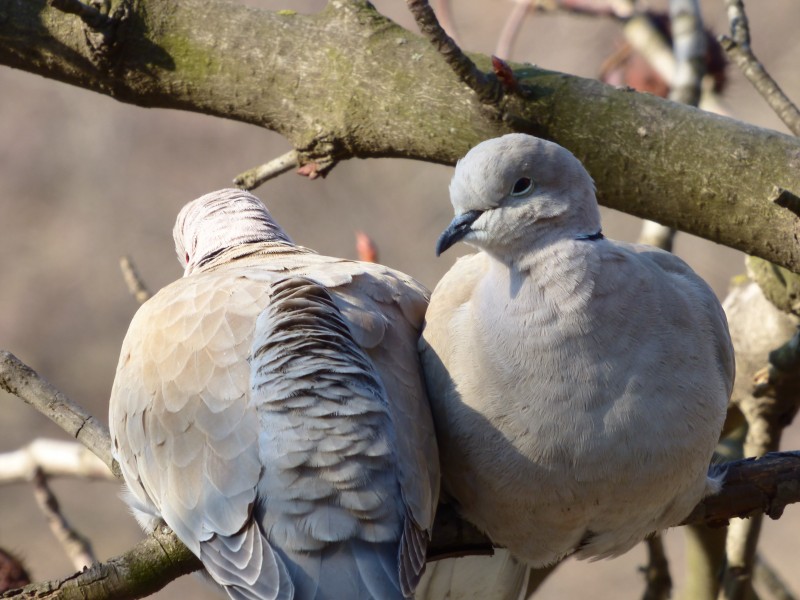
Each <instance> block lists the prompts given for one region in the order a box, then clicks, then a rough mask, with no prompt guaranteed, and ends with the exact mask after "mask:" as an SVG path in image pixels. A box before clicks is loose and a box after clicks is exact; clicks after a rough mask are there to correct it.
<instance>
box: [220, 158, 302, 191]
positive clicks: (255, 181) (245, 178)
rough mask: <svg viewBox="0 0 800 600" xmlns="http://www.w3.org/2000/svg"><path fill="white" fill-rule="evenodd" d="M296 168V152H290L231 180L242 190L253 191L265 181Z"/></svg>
mask: <svg viewBox="0 0 800 600" xmlns="http://www.w3.org/2000/svg"><path fill="white" fill-rule="evenodd" d="M296 166H297V152H296V151H294V150H290V151H289V152H287V153H286V154H282V155H281V156H279V157H277V158H273V159H272V160H271V161H269V162H267V163H264V164H263V165H259V166H257V167H253V168H252V169H248V170H247V171H245V172H244V173H240V174H239V175H237V176H236V177H234V178H233V183H234V185H236V186H237V187H240V188H242V189H243V190H248V191H250V190H254V189H256V188H257V187H258V186H260V185H261V184H262V183H264V182H265V181H269V180H270V179H272V178H274V177H277V176H278V175H281V174H282V173H286V171H291V170H292V169H293V168H295V167H296Z"/></svg>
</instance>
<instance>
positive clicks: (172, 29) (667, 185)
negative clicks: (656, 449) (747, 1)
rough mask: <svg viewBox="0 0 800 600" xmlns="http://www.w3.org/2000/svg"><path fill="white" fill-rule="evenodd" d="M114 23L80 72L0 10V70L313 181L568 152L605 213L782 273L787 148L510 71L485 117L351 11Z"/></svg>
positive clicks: (221, 4) (425, 58)
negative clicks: (358, 166)
mask: <svg viewBox="0 0 800 600" xmlns="http://www.w3.org/2000/svg"><path fill="white" fill-rule="evenodd" d="M116 2H120V0H116ZM115 10H116V9H115ZM112 14H113V11H112ZM117 22H118V23H119V25H118V27H117V29H116V34H115V38H114V39H115V41H114V44H113V45H112V46H111V47H110V49H109V51H108V52H107V53H106V54H105V55H104V56H105V59H104V61H98V60H97V57H96V53H95V51H94V50H93V48H92V47H91V46H90V45H89V44H88V43H87V35H86V31H85V27H86V26H85V25H84V24H83V23H82V22H81V20H80V19H78V18H76V17H75V16H73V15H68V14H65V13H62V12H60V11H58V10H56V9H54V8H52V7H49V6H46V5H44V4H43V3H42V2H11V1H10V0H2V1H0V42H1V43H0V64H6V65H9V66H12V67H15V68H19V69H23V70H26V71H30V72H33V73H38V74H40V75H43V76H46V77H50V78H54V79H58V80H60V81H64V82H67V83H70V84H73V85H78V86H80V87H84V88H86V89H89V90H94V91H97V92H100V93H103V94H107V95H110V96H113V97H114V98H116V99H118V100H120V101H123V102H128V103H132V104H137V105H140V106H149V107H162V108H175V109H183V110H193V111H197V112H203V113H206V114H211V115H216V116H220V117H227V118H231V119H235V120H239V121H244V122H247V123H253V124H256V125H258V126H261V127H265V128H268V129H272V130H274V131H277V132H279V133H281V134H282V135H284V136H285V137H286V138H287V139H288V140H289V141H290V143H291V144H292V146H293V147H294V148H295V149H297V151H298V161H299V163H300V164H301V165H302V164H305V163H309V162H316V163H318V164H319V165H321V168H322V170H323V171H324V169H326V168H330V166H331V165H332V164H334V163H335V161H337V160H343V159H346V158H351V157H378V156H383V157H386V156H392V157H404V158H414V159H418V160H425V161H431V162H437V163H445V164H454V163H455V161H456V160H457V159H458V158H460V157H461V156H463V155H464V154H465V153H466V152H467V151H468V150H469V149H470V148H471V147H472V146H474V145H475V144H477V143H478V142H480V141H482V140H484V139H486V138H489V137H495V136H498V135H502V134H504V133H507V132H509V131H511V130H513V129H517V130H522V131H526V132H528V133H533V134H536V135H540V136H542V137H546V138H548V139H551V140H554V141H556V142H557V143H559V144H561V145H563V146H565V147H567V148H569V149H570V150H571V151H572V152H574V153H575V154H576V156H578V158H580V159H581V160H582V161H583V162H584V164H585V165H586V167H587V169H588V170H589V172H590V173H591V174H592V176H593V177H594V179H595V182H596V183H597V187H598V191H599V198H600V200H601V202H602V203H604V204H605V205H607V206H610V207H612V208H617V209H620V210H624V211H626V212H629V213H631V214H635V215H638V216H641V217H644V218H649V219H652V220H655V221H658V222H660V223H663V224H665V225H668V226H673V227H678V228H680V229H682V230H684V231H688V232H690V233H693V234H696V235H699V236H702V237H705V238H707V239H710V240H713V241H715V242H719V243H721V244H725V245H727V246H730V247H733V248H738V249H740V250H742V251H744V252H746V253H749V254H756V255H758V256H761V257H763V258H766V259H768V260H770V261H772V262H774V263H778V264H781V265H783V266H786V267H788V268H790V269H793V270H800V245H798V244H797V243H796V240H795V234H796V228H797V225H798V217H797V216H795V215H794V214H792V213H790V212H789V211H787V210H785V209H782V208H781V207H779V206H777V205H776V204H775V203H774V202H771V201H770V200H769V199H770V198H771V196H772V193H773V191H772V190H773V188H774V186H779V187H781V188H783V189H786V190H789V191H790V192H792V193H794V194H795V195H797V194H800V141H798V140H797V139H794V138H791V137H789V136H784V135H781V134H778V133H776V132H772V131H768V130H764V129H759V128H757V127H753V126H750V125H745V124H743V123H740V122H737V121H734V120H731V119H725V118H720V117H715V116H712V115H708V114H705V113H702V112H699V111H696V110H694V109H691V108H688V107H682V106H679V105H676V104H674V103H670V102H667V101H663V100H661V99H658V98H653V97H651V96H649V95H646V94H636V93H632V92H630V91H627V90H621V89H615V88H612V87H609V86H605V85H603V84H601V83H598V82H595V81H591V80H587V79H581V78H578V77H571V76H568V75H564V74H561V73H553V72H548V71H544V70H541V69H537V68H534V67H531V66H530V65H512V67H513V68H514V74H515V76H516V79H517V81H518V82H519V84H520V87H521V89H523V90H524V92H525V93H524V95H517V94H509V95H506V96H504V97H503V102H504V103H507V106H505V107H504V110H505V112H506V113H507V114H512V115H514V116H516V117H518V118H517V119H507V120H498V119H497V115H496V113H494V114H493V111H491V110H490V111H487V110H486V108H485V105H484V104H483V103H482V101H481V100H480V98H479V97H478V95H477V94H476V93H475V92H473V90H472V89H470V88H469V87H468V86H466V85H464V83H463V81H462V80H461V79H460V78H459V77H458V76H456V74H455V73H454V72H453V71H452V69H451V67H450V66H449V65H448V64H447V63H446V62H445V61H444V60H442V57H441V55H440V54H439V52H438V51H437V50H436V49H435V48H434V47H433V46H432V45H431V44H429V43H428V42H427V40H426V39H423V38H421V37H420V36H418V35H415V34H413V33H411V32H409V31H407V30H404V29H402V28H401V27H399V26H397V25H396V24H394V23H392V22H391V21H389V20H388V19H386V18H384V17H382V16H381V15H379V14H378V13H376V12H375V11H374V9H373V8H371V6H370V5H369V4H368V3H367V2H366V0H354V1H352V2H346V3H340V2H331V3H329V4H328V6H327V8H326V9H325V10H324V11H322V12H321V13H319V14H315V15H301V14H297V13H291V12H289V11H282V12H280V13H272V12H269V11H266V10H263V9H256V8H249V7H246V6H243V5H239V4H235V3H232V2H225V1H223V0H203V1H201V0H182V1H181V2H168V1H166V0H137V2H136V3H135V4H132V8H131V12H130V14H129V15H128V16H127V18H124V19H119V20H118V21H117ZM471 58H472V61H473V62H474V63H475V64H476V68H477V69H478V70H479V71H482V72H489V71H490V70H491V62H490V58H489V57H485V56H480V55H471ZM454 107H457V110H454ZM721 148H730V149H732V151H730V152H722V151H720V149H721Z"/></svg>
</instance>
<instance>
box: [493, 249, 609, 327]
mask: <svg viewBox="0 0 800 600" xmlns="http://www.w3.org/2000/svg"><path fill="white" fill-rule="evenodd" d="M603 243H606V242H605V240H604V239H603V238H600V237H595V236H593V237H592V239H574V238H569V239H561V240H558V241H555V242H552V243H548V244H544V245H539V246H533V247H530V248H528V250H527V251H526V252H525V253H524V254H521V255H519V256H516V257H514V258H511V259H508V258H507V257H506V258H505V259H497V258H494V257H493V258H491V261H490V264H491V266H490V278H491V279H492V280H493V282H494V283H493V287H494V288H495V289H496V290H497V291H498V293H501V294H505V295H507V297H508V298H510V299H511V300H513V299H515V298H517V297H518V296H519V295H520V294H522V295H523V296H525V297H533V298H536V299H537V302H540V303H542V304H543V305H549V306H552V307H557V308H558V309H559V310H560V311H563V310H564V308H565V307H568V306H575V305H576V303H577V304H580V303H581V302H584V301H588V298H589V296H590V295H591V291H592V287H593V283H592V282H593V277H592V273H593V271H595V270H596V268H597V256H598V254H597V253H598V247H597V246H598V245H599V244H603Z"/></svg>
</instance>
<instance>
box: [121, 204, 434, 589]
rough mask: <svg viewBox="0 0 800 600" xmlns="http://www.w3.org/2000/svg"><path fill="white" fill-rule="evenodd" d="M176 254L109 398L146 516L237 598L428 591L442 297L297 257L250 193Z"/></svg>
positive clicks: (352, 267) (335, 263) (125, 352)
mask: <svg viewBox="0 0 800 600" xmlns="http://www.w3.org/2000/svg"><path fill="white" fill-rule="evenodd" d="M175 243H176V248H177V252H178V256H179V258H180V259H181V260H182V261H183V262H184V264H185V276H184V277H183V278H182V279H179V280H178V281H176V282H174V283H172V284H170V285H168V286H167V287H165V288H164V289H162V290H161V291H160V292H159V293H158V294H156V295H155V296H154V297H153V298H152V299H150V300H149V301H148V302H146V303H145V304H144V305H143V306H142V307H141V308H140V309H139V311H138V312H137V314H136V316H135V317H134V319H133V321H132V322H131V325H130V329H129V330H128V334H127V336H126V337H125V341H124V343H123V346H122V351H121V355H120V361H119V367H118V369H117V375H116V379H115V381H114V388H113V391H112V395H111V407H110V428H111V436H112V440H113V447H114V453H115V456H116V458H117V460H118V461H119V463H120V466H121V468H122V472H123V475H124V476H125V481H126V483H127V487H128V498H127V499H128V501H129V503H130V504H131V506H132V507H133V509H134V513H135V515H136V516H137V518H138V520H139V521H140V523H141V524H142V526H143V527H145V528H146V529H152V528H153V527H155V526H156V525H157V524H158V523H159V522H160V520H161V519H163V521H164V522H166V524H167V525H169V526H170V527H171V528H172V529H173V530H174V531H175V533H176V534H177V535H178V537H179V538H180V539H181V540H182V541H183V542H184V543H185V544H186V545H187V546H188V547H189V548H190V549H191V550H192V552H194V553H195V554H196V555H197V556H198V557H199V558H200V559H201V560H202V562H203V564H204V565H205V567H206V570H207V571H208V573H209V574H210V576H211V577H212V578H213V579H214V580H215V581H216V582H217V583H219V584H221V585H222V586H224V587H225V590H226V591H227V593H228V595H229V596H230V597H231V598H234V599H247V600H265V599H277V598H279V599H289V598H295V599H298V600H305V599H312V598H314V599H331V600H343V599H348V600H357V599H373V598H380V599H384V598H385V599H392V598H396V599H400V598H408V597H411V596H412V595H413V591H414V588H415V586H416V585H417V583H418V581H419V578H420V575H421V573H422V570H423V569H424V564H425V552H426V547H427V544H428V540H429V536H430V531H431V527H432V524H433V518H434V514H435V510H436V505H437V498H438V487H439V472H438V457H437V451H436V441H435V436H434V432H433V424H432V422H431V416H430V409H429V407H428V403H427V399H426V395H425V391H424V385H423V380H422V374H421V370H420V365H419V360H418V356H417V351H416V344H417V338H418V331H419V327H420V325H421V322H422V318H423V315H424V311H425V307H426V304H427V292H426V290H425V289H424V288H423V287H422V286H421V285H420V284H418V283H417V282H415V281H414V280H413V279H411V278H410V277H408V276H406V275H404V274H402V273H399V272H397V271H393V270H391V269H389V268H386V267H382V266H379V265H374V264H370V263H360V262H355V261H348V260H343V259H336V258H330V257H326V256H321V255H319V254H315V253H314V252H312V251H311V250H308V249H306V248H303V247H300V246H296V245H295V244H293V243H292V242H291V240H290V239H289V237H288V236H287V235H286V234H285V233H284V232H283V230H282V229H281V228H280V227H279V226H278V225H277V224H276V223H275V222H274V221H273V220H272V218H271V216H270V214H269V213H268V212H267V210H266V208H265V207H264V205H263V204H261V202H260V201H259V200H258V199H257V198H256V197H254V196H252V195H251V194H248V193H246V192H242V191H239V190H221V191H219V192H214V193H212V194H208V195H206V196H203V197H202V198H199V199H197V200H195V201H193V202H191V203H189V204H188V205H186V206H185V207H184V208H183V210H182V211H181V213H180V215H179V217H178V221H177V224H176V226H175Z"/></svg>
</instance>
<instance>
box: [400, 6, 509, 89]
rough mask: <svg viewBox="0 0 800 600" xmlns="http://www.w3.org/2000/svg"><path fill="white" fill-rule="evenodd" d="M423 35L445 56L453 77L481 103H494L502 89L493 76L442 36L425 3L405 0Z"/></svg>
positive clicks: (434, 15)
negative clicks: (473, 93) (453, 74)
mask: <svg viewBox="0 0 800 600" xmlns="http://www.w3.org/2000/svg"><path fill="white" fill-rule="evenodd" d="M406 4H407V5H408V8H409V10H410V11H411V14H412V15H414V19H415V20H416V22H417V25H418V26H419V30H420V32H421V33H422V35H423V36H425V37H426V38H427V39H428V41H429V42H430V43H431V44H432V45H433V46H434V48H436V49H437V50H438V51H439V53H440V54H441V55H442V56H443V57H444V59H445V61H447V64H448V65H450V68H451V69H453V71H454V72H455V74H456V75H458V77H459V78H460V79H461V80H462V81H463V82H464V83H466V84H467V85H468V86H469V87H470V89H472V90H473V91H474V92H475V93H476V94H477V95H478V98H479V99H480V101H481V102H483V103H484V104H497V103H498V102H499V101H500V98H501V97H502V95H503V89H502V87H501V85H500V83H499V82H498V81H497V79H496V78H495V77H487V75H486V74H485V73H483V72H482V71H481V70H480V69H478V67H476V66H475V63H474V62H472V61H471V60H470V59H469V58H468V57H467V55H466V54H464V53H463V52H462V51H461V48H459V47H458V45H457V44H456V43H455V42H454V41H453V40H452V38H450V36H448V35H447V33H445V31H444V29H442V26H441V25H439V21H438V20H437V19H436V14H435V13H434V12H433V9H432V8H431V7H430V6H429V5H428V1H427V0H406Z"/></svg>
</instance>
